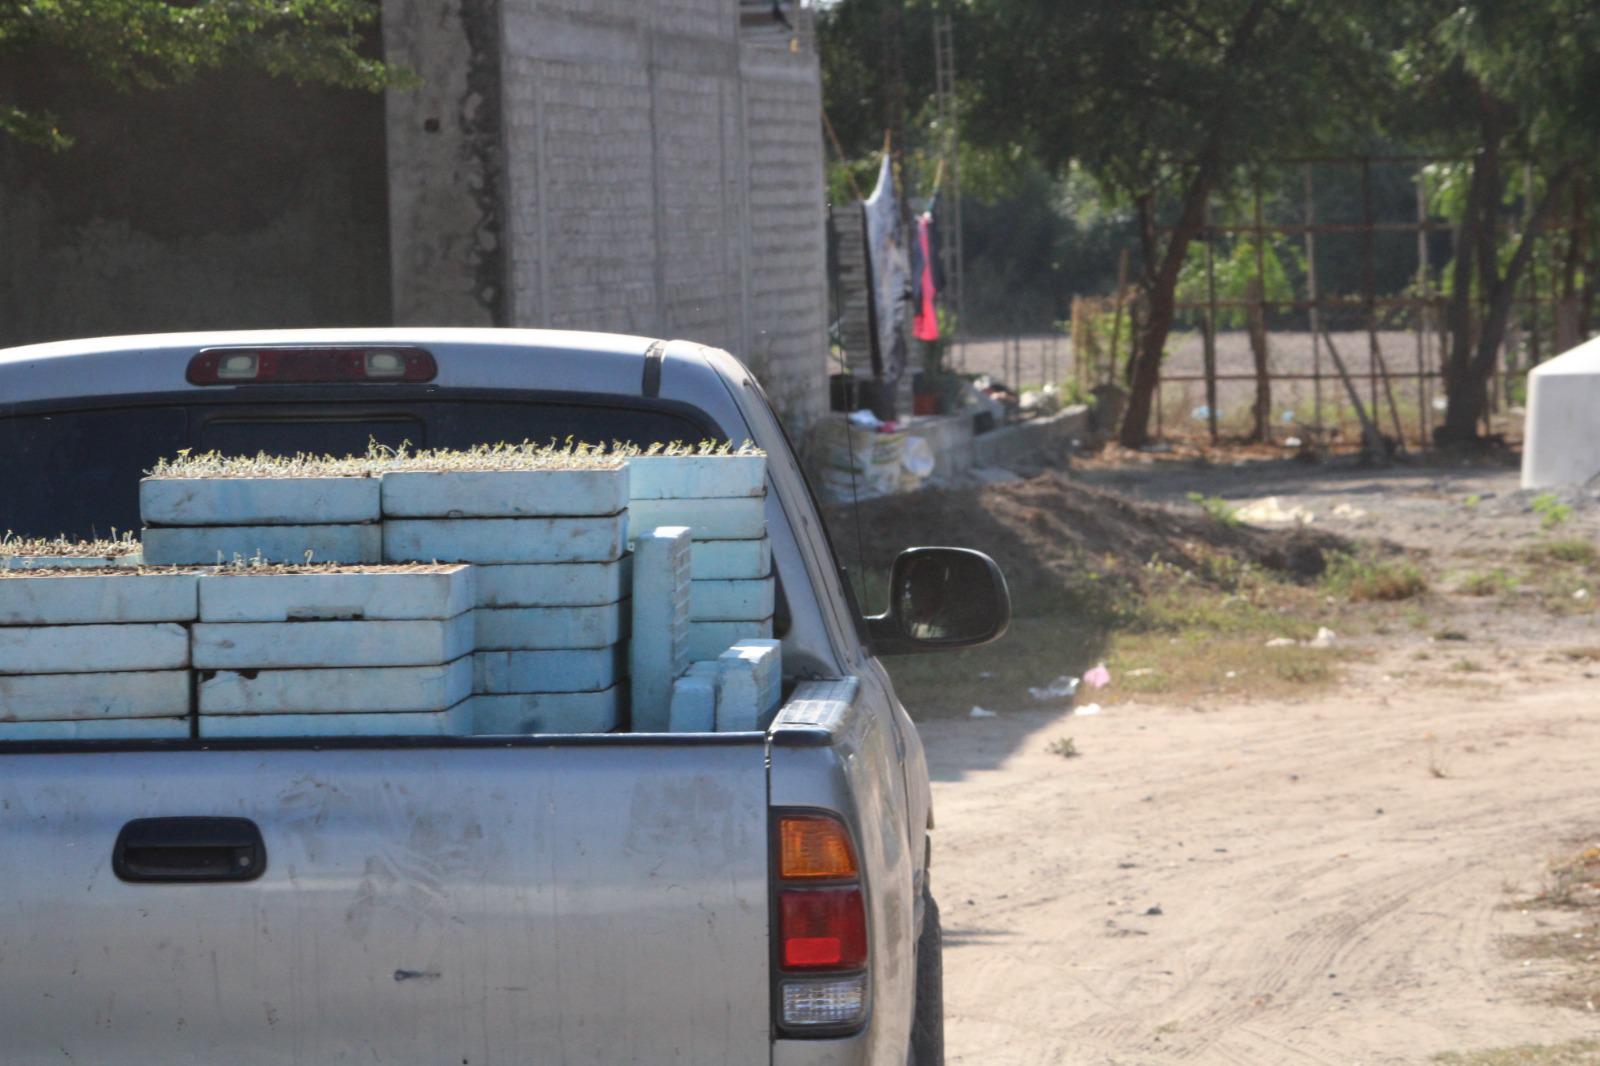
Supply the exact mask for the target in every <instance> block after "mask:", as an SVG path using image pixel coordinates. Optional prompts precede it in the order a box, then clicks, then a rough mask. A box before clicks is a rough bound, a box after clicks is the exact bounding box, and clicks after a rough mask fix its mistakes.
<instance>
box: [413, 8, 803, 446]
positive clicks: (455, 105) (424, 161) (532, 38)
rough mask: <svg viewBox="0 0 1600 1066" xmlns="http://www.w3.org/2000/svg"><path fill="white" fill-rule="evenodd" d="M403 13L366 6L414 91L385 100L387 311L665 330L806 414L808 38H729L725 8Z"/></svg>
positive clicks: (783, 405)
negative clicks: (714, 351) (793, 43)
mask: <svg viewBox="0 0 1600 1066" xmlns="http://www.w3.org/2000/svg"><path fill="white" fill-rule="evenodd" d="M419 2H420V0H384V19H385V41H386V45H387V47H388V48H389V50H390V58H392V59H396V60H398V61H401V62H406V63H408V64H409V65H411V66H412V67H413V68H414V69H417V70H418V71H419V72H420V73H422V74H423V76H424V78H425V79H427V84H426V85H425V86H424V88H423V89H422V90H420V91H419V92H418V93H415V94H411V95H410V96H407V94H401V93H391V94H390V97H391V103H390V109H389V123H390V142H389V143H390V157H391V163H390V169H391V194H390V199H391V203H392V204H393V210H392V212H391V215H392V224H391V229H392V238H391V240H392V243H393V245H394V292H395V308H396V311H395V313H396V319H397V320H398V321H401V322H407V321H423V320H428V321H433V322H437V323H440V324H455V323H460V324H479V323H480V322H482V321H484V320H485V318H487V319H488V321H491V322H494V323H497V324H501V325H513V326H539V327H551V328H575V329H599V330H611V331H616V332H626V333H635V334H642V335H648V336H665V337H683V338H686V339H689V340H696V341H700V342H703V343H706V344H710V345H713V346H716V347H721V348H726V349H727V350H729V351H731V352H733V353H734V354H735V355H737V356H739V357H740V358H742V359H743V360H744V361H745V362H747V363H748V364H750V365H751V367H752V368H753V369H754V370H755V371H756V372H757V375H758V376H759V377H760V378H761V379H762V381H763V383H764V384H765V385H766V387H767V390H768V393H769V394H770V395H771V396H772V398H773V401H774V403H775V405H776V406H777V407H778V408H779V410H780V413H782V414H784V416H785V417H786V418H788V419H789V420H790V422H791V423H792V424H793V428H795V429H796V430H800V429H803V428H804V427H805V425H806V424H808V423H809V422H810V421H811V420H812V419H814V418H816V417H818V416H819V415H821V414H822V413H823V412H825V410H826V408H827V373H828V370H827V361H826V349H827V333H826V329H827V323H826V314H827V312H826V298H827V293H826V278H825V270H826V245H825V241H824V236H823V146H822V135H821V129H820V119H819V115H820V107H821V77H820V73H819V69H818V65H817V59H816V55H815V53H814V52H813V51H812V50H811V49H810V47H809V45H806V46H805V47H802V48H800V49H799V50H798V51H797V52H790V51H789V50H788V49H787V48H782V47H774V46H773V42H771V41H764V42H760V43H758V42H756V41H754V40H742V39H741V37H740V32H739V11H738V4H737V0H445V4H444V6H443V7H442V8H440V9H438V11H439V14H438V17H430V18H422V17H420V16H419V12H420V11H422V10H423V9H422V8H420V7H419V6H418V4H419ZM427 11H429V12H432V11H434V9H432V8H429V9H427ZM491 26H492V27H493V30H492V32H491V29H490V28H489V27H491ZM490 74H492V77H490V76H489V75H490ZM430 94H431V96H430ZM430 120H433V126H432V127H431V128H432V132H427V131H428V130H429V128H430V127H429V122H430Z"/></svg>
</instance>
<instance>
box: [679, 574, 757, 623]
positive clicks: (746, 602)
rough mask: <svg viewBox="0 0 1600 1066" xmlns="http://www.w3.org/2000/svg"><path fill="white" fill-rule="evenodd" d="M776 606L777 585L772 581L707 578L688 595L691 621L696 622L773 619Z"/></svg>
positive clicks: (694, 585) (694, 586) (697, 582)
mask: <svg viewBox="0 0 1600 1066" xmlns="http://www.w3.org/2000/svg"><path fill="white" fill-rule="evenodd" d="M774 602H775V592H774V582H773V580H772V578H770V577H758V578H753V579H751V580H748V581H722V580H718V579H714V578H708V579H706V580H702V581H696V582H693V585H692V587H691V589H690V591H689V617H690V618H692V619H694V620H695V621H696V622H739V621H748V620H750V619H754V618H770V617H771V616H772V609H773V604H774Z"/></svg>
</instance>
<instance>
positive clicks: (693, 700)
mask: <svg viewBox="0 0 1600 1066" xmlns="http://www.w3.org/2000/svg"><path fill="white" fill-rule="evenodd" d="M716 728H717V683H716V680H715V679H714V678H709V677H696V676H694V675H690V676H688V677H680V678H678V680H676V681H674V682H673V683H672V711H671V713H670V715H669V716H668V722H667V731H668V732H671V733H711V732H714V731H715V730H716ZM634 731H635V732H638V731H639V730H638V727H637V726H635V729H634Z"/></svg>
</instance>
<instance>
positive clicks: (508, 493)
mask: <svg viewBox="0 0 1600 1066" xmlns="http://www.w3.org/2000/svg"><path fill="white" fill-rule="evenodd" d="M627 506H628V468H627V467H626V466H622V467H617V468H616V469H613V470H448V471H444V470H437V471H436V470H400V471H396V472H394V473H389V474H384V475H383V513H384V515H385V516H386V517H390V518H520V517H530V516H533V517H542V516H555V515H613V514H616V513H617V512H619V511H622V510H625V509H626V508H627Z"/></svg>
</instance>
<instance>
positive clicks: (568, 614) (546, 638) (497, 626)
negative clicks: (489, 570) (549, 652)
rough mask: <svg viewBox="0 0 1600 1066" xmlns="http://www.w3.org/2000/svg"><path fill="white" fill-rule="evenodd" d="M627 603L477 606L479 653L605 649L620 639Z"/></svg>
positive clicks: (475, 613)
mask: <svg viewBox="0 0 1600 1066" xmlns="http://www.w3.org/2000/svg"><path fill="white" fill-rule="evenodd" d="M627 612H628V601H626V600H624V601H622V602H621V603H610V604H606V605H604V606H600V607H479V608H478V609H477V610H476V611H473V612H472V613H473V615H475V616H476V619H477V622H476V631H477V647H478V650H479V651H529V650H541V649H554V648H607V647H610V646H611V645H613V644H616V643H617V642H619V641H620V640H622V635H623V631H624V621H623V619H624V616H625V615H626V614H627Z"/></svg>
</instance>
